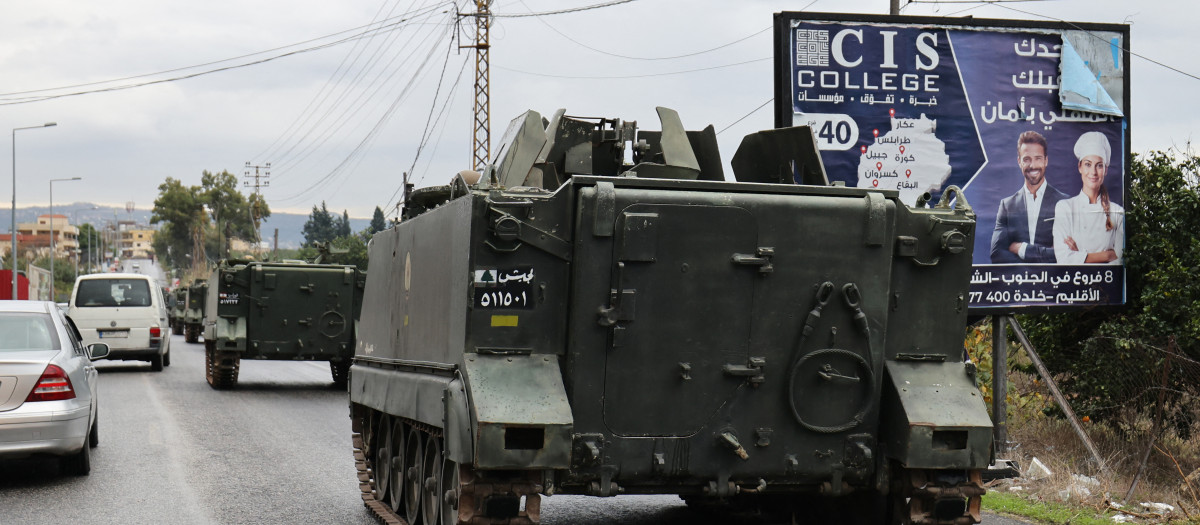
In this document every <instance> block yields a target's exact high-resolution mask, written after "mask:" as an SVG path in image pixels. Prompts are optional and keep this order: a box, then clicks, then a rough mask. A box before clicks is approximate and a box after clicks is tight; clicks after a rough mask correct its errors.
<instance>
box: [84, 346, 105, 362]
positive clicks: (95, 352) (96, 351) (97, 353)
mask: <svg viewBox="0 0 1200 525" xmlns="http://www.w3.org/2000/svg"><path fill="white" fill-rule="evenodd" d="M87 351H88V357H89V358H91V360H92V361H96V360H99V359H104V358H106V357H108V345H107V344H105V343H92V344H90V345H88V346H87Z"/></svg>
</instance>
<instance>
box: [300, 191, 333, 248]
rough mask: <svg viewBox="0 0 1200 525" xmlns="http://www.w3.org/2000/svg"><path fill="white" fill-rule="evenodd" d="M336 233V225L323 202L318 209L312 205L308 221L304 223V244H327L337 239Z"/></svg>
mask: <svg viewBox="0 0 1200 525" xmlns="http://www.w3.org/2000/svg"><path fill="white" fill-rule="evenodd" d="M337 233H338V225H337V224H335V221H334V218H333V215H331V214H330V213H329V209H328V208H326V207H325V201H321V207H320V208H317V206H316V205H315V204H314V205H313V209H312V213H310V214H308V221H306V222H305V223H304V244H306V245H308V246H312V245H313V243H316V242H329V241H332V240H333V239H335V238H337Z"/></svg>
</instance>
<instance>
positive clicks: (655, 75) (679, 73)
mask: <svg viewBox="0 0 1200 525" xmlns="http://www.w3.org/2000/svg"><path fill="white" fill-rule="evenodd" d="M764 60H771V57H765V58H756V59H753V60H746V61H744V62H734V63H732V64H722V65H719V66H710V67H701V68H696V69H685V70H682V71H668V72H665V73H646V74H644V75H601V76H573V75H551V74H549V73H535V72H532V71H523V70H520V69H513V68H510V67H504V66H496V69H503V70H505V71H511V72H513V73H521V74H523V75H532V76H536V77H547V78H565V79H577V80H618V79H626V78H649V77H665V76H670V75H683V74H687V73H698V72H700V71H710V70H713V69H722V68H727V67H734V66H741V65H745V64H753V63H755V62H762V61H764Z"/></svg>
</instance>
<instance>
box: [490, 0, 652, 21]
mask: <svg viewBox="0 0 1200 525" xmlns="http://www.w3.org/2000/svg"><path fill="white" fill-rule="evenodd" d="M636 1H637V0H616V1H614V2H604V3H602V4H592V5H585V6H582V7H573V8H571V9H560V10H558V11H543V12H541V13H518V14H515V15H502V14H495V13H493V14H492V15H491V16H492V17H494V18H525V17H530V16H548V15H563V14H567V13H578V12H580V11H588V10H591V9H600V8H602V7H612V6H614V5H621V4H628V3H630V2H636Z"/></svg>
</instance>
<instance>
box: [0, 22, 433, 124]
mask: <svg viewBox="0 0 1200 525" xmlns="http://www.w3.org/2000/svg"><path fill="white" fill-rule="evenodd" d="M409 14H410V13H404V14H402V15H399V16H398V17H394V18H393V19H389V20H395V18H400V19H399V20H395V21H394V22H392V23H390V24H387V25H386V26H380V27H379V28H376V29H368V30H366V31H363V32H361V33H358V34H355V35H351V36H349V37H346V38H343V39H340V40H336V41H334V42H330V43H327V44H319V45H316V46H313V47H309V48H304V49H300V50H297V51H291V52H287V53H283V54H280V55H276V56H273V57H268V58H266V59H261V60H256V61H253V62H249V63H245V64H238V65H233V66H226V67H221V68H215V69H212V70H208V71H202V72H199V73H193V74H188V75H181V76H178V77H173V78H168V79H160V80H156V81H150V82H144V83H139V84H133V85H124V86H117V87H114V88H102V89H96V90H87V91H83V92H78V93H67V94H61V95H52V96H42V97H24V98H21V99H17V100H19V101H21V102H16V103H25V102H37V101H41V100H49V99H53V98H61V97H66V96H73V95H82V94H88V93H97V92H105V91H117V90H121V89H130V88H134V87H141V86H146V85H151V84H158V83H162V82H172V81H176V80H184V79H188V78H194V77H198V76H201V75H207V74H210V73H216V72H220V71H227V70H230V69H236V68H241V67H247V66H252V65H257V64H262V63H265V62H270V61H272V60H277V59H279V58H283V57H287V56H292V55H295V54H300V53H307V52H309V51H317V50H320V49H325V48H327V47H331V46H335V45H339V44H343V43H346V42H350V41H352V40H356V39H358V38H362V37H364V36H366V35H369V34H371V33H373V32H375V31H383V30H385V29H390V28H395V27H398V26H400V25H401V24H403V23H404V22H406V21H407V19H405V18H402V17H404V16H407V15H409ZM371 25H373V24H367V25H363V26H358V27H354V28H351V29H346V30H343V31H338V32H336V33H331V34H328V35H325V36H320V37H316V38H310V39H308V40H304V41H301V42H296V43H294V44H288V45H286V46H280V47H276V48H272V49H268V50H265V51H258V52H254V53H249V54H245V55H240V56H236V57H232V58H226V59H221V60H215V61H212V62H205V63H202V64H196V65H191V66H186V67H179V68H174V69H168V70H163V71H158V72H155V73H144V74H141V75H133V76H128V77H122V78H115V79H109V80H99V81H95V82H85V83H82V84H73V85H67V86H58V87H53V88H42V89H32V90H26V91H14V92H10V93H0V98H3V97H12V96H15V95H28V94H33V93H45V92H50V91H61V90H64V89H75V88H81V87H88V86H98V85H103V84H111V83H115V82H123V81H126V80H136V79H139V78H149V77H155V76H159V75H165V74H170V73H178V72H180V71H187V70H190V69H196V68H201V67H208V66H213V65H216V64H223V63H226V62H233V61H235V60H242V59H245V58H250V57H255V56H259V55H264V54H267V53H273V52H276V51H281V50H284V49H290V48H293V47H296V46H300V45H304V44H310V43H313V42H319V41H322V40H327V39H329V38H333V37H337V36H339V35H344V34H346V33H352V32H354V31H360V30H362V29H364V28H368V27H370V26H371ZM8 104H12V102H0V105H8Z"/></svg>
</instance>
